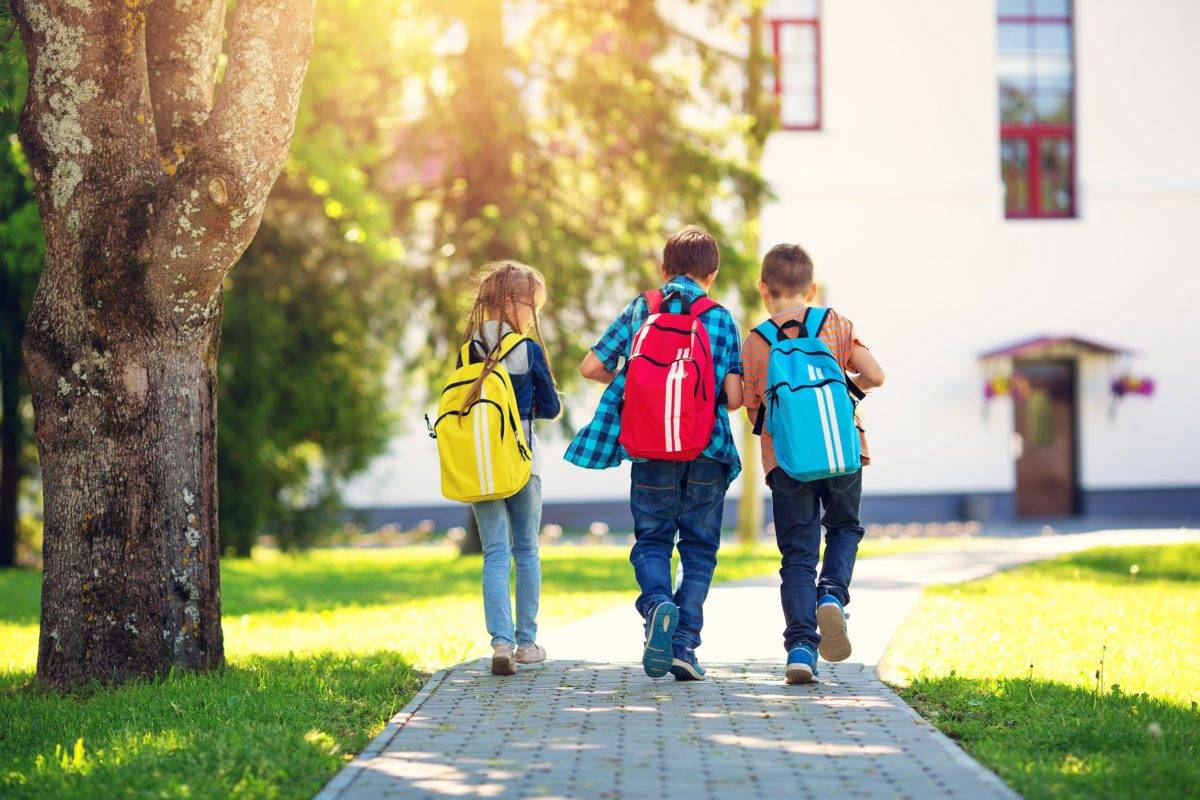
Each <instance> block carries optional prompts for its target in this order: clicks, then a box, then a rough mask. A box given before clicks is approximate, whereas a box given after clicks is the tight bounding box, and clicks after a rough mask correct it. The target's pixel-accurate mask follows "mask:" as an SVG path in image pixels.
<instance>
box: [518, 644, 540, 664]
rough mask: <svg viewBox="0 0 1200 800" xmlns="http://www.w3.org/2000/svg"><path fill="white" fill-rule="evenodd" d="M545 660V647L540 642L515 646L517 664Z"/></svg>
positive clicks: (538, 662)
mask: <svg viewBox="0 0 1200 800" xmlns="http://www.w3.org/2000/svg"><path fill="white" fill-rule="evenodd" d="M545 660H546V648H544V647H542V646H541V645H540V644H533V643H530V644H522V645H518V646H517V663H518V664H540V663H542V662H543V661H545Z"/></svg>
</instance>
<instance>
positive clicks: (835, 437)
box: [742, 244, 884, 684]
mask: <svg viewBox="0 0 1200 800" xmlns="http://www.w3.org/2000/svg"><path fill="white" fill-rule="evenodd" d="M758 286H759V292H760V293H761V295H762V299H763V302H764V303H765V304H766V307H767V310H768V311H769V312H770V313H771V317H770V318H769V319H767V320H766V321H764V322H763V323H762V324H761V325H758V326H757V327H755V328H754V330H752V331H751V332H750V335H749V336H747V337H746V341H745V342H744V344H743V346H742V365H743V370H744V375H743V382H744V385H743V392H744V403H745V408H746V413H747V414H748V415H749V417H750V420H751V422H752V423H753V424H754V426H755V432H756V433H758V434H759V435H760V436H761V440H762V463H763V474H764V475H765V476H766V481H767V485H768V486H769V487H770V488H771V505H772V509H773V511H774V515H775V538H776V542H777V543H778V545H779V552H780V555H781V556H782V562H781V566H780V569H779V575H780V578H782V580H783V584H782V586H781V587H780V598H781V600H782V602H783V615H784V619H785V621H786V623H787V627H786V629H785V630H784V634H783V639H784V648H785V649H786V650H787V651H788V657H787V672H786V679H787V682H788V683H789V684H796V683H812V682H814V681H815V680H816V675H817V653H818V652H819V653H820V655H821V657H823V658H824V659H825V660H826V661H843V660H845V659H846V658H848V657H849V656H850V651H851V647H850V639H849V636H848V634H847V631H846V613H845V610H844V608H845V606H846V604H847V603H849V601H850V593H849V586H850V578H851V575H852V573H853V571H854V559H855V556H856V555H857V553H858V543H859V541H860V540H861V539H862V535H863V528H862V524H861V522H860V520H859V503H860V500H861V498H862V465H863V464H866V463H868V462H869V460H870V459H869V457H868V455H867V452H866V439H865V436H864V435H863V430H862V428H861V426H859V425H858V422H857V419H856V418H855V414H854V406H855V405H856V403H857V400H859V399H861V398H862V396H863V392H864V391H866V390H869V389H874V388H877V387H879V386H881V385H882V384H883V378H884V376H883V370H882V369H881V368H880V366H879V363H878V362H877V361H876V360H875V358H874V356H872V355H871V351H870V350H868V349H867V348H866V346H865V345H863V343H862V342H860V341H859V340H858V338H857V337H856V336H855V333H854V325H853V323H851V322H850V320H848V319H846V318H845V317H843V316H841V315H840V314H838V313H837V312H836V311H834V310H833V309H827V308H820V307H816V306H813V305H811V304H812V302H813V300H814V299H815V298H816V294H817V286H816V284H814V283H813V263H812V260H811V259H810V258H809V256H808V254H807V253H806V252H804V249H803V248H801V247H800V246H799V245H794V244H781V245H776V246H775V247H773V248H771V250H770V251H769V252H768V253H767V254H766V256H765V257H764V258H763V262H762V274H761V277H760V280H759V284H758ZM822 525H824V526H825V558H824V561H823V562H822V567H821V574H820V576H819V577H818V576H817V571H816V567H817V560H818V556H819V554H820V548H821V526H822Z"/></svg>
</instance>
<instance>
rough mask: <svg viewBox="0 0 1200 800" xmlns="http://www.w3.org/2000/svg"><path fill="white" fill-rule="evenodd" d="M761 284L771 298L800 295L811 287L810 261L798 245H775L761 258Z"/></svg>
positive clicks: (811, 267) (811, 271)
mask: <svg viewBox="0 0 1200 800" xmlns="http://www.w3.org/2000/svg"><path fill="white" fill-rule="evenodd" d="M762 282H763V283H765V284H766V285H767V291H768V292H770V294H771V296H772V297H792V296H794V295H797V294H800V293H801V292H803V291H805V290H806V289H808V287H810V286H812V282H813V262H812V259H811V258H809V257H808V253H806V252H804V248H803V247H801V246H800V245H798V244H777V245H775V246H774V247H772V248H771V249H770V250H768V251H767V254H766V255H765V256H763V261H762Z"/></svg>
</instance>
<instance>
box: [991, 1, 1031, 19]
mask: <svg viewBox="0 0 1200 800" xmlns="http://www.w3.org/2000/svg"><path fill="white" fill-rule="evenodd" d="M1031 10H1032V3H1031V0H999V2H998V3H997V4H996V13H997V14H999V15H1000V16H1002V17H1024V16H1028V14H1029V13H1030V11H1031Z"/></svg>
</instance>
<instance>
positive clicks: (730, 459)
mask: <svg viewBox="0 0 1200 800" xmlns="http://www.w3.org/2000/svg"><path fill="white" fill-rule="evenodd" d="M662 290H663V292H664V293H666V292H671V291H680V292H683V293H684V294H686V295H687V296H688V298H689V299H692V300H695V299H696V298H697V297H702V296H703V295H704V290H703V289H701V288H700V284H698V283H696V282H695V281H694V280H692V279H691V278H689V277H688V276H686V275H679V276H676V277H673V278H671V280H669V281H668V282H667V283H666V285H664V286H663V287H662ZM647 316H649V309H648V308H647V307H646V299H645V298H644V297H643V296H641V295H638V296H637V297H635V298H634V299H633V300H631V301H630V302H629V304H628V305H627V306H625V310H624V311H622V312H621V315H620V316H619V317H617V318H616V320H614V321H613V323H612V324H611V325H609V326H608V330H606V331H605V332H604V334H603V335H602V336H601V337H600V339H599V340H598V341H597V342H596V343H595V344H594V345H592V352H593V353H595V354H596V358H598V359H600V361H601V362H602V363H603V364H604V367H605V369H608V370H609V371H612V372H616V371H617V368H618V367H623V366H624V365H623V363H622V362H623V360H624V359H626V358H628V357H629V347H630V342H631V341H632V339H633V335H634V334H635V333H636V332H637V330H638V328H640V327H641V326H642V323H643V322H645V321H646V317H647ZM702 319H703V321H704V327H705V329H706V330H707V331H708V339H709V344H710V345H711V346H712V357H713V372H714V373H715V376H716V384H717V385H716V395H720V392H721V386H722V384H723V383H724V382H725V376H726V375H729V374H733V375H741V374H742V360H741V350H740V348H739V343H740V341H741V337H740V336H739V335H738V329H737V325H736V324H734V321H733V317H732V315H730V313H729V311H727V310H726V309H725V307H724V306H718V307H717V308H714V309H713V310H712V311H709V312H708V313H706V314H705V315H704V317H703V318H702ZM624 395H625V372H624V369H622V370H621V372H620V373H619V374H618V375H617V377H616V378H614V379H613V382H612V383H610V384H609V385H608V387H607V388H606V389H605V390H604V394H603V395H601V397H600V405H599V406H598V407H597V408H596V415H595V416H594V417H592V421H591V422H589V423H588V424H587V425H586V426H584V427H583V428H582V429H581V430H580V431H579V433H577V434H575V438H574V439H572V440H571V444H570V445H568V446H567V452H566V453H565V454H564V456H563V457H564V458H566V460H567V461H570V462H571V463H572V464H575V465H576V466H579V467H584V468H585V469H608V468H609V467H615V466H618V465H620V463H621V461H622V459H624V460H628V461H633V460H635V459H633V458H632V457H631V456H630V455H629V454H628V453H627V452H625V448H624V447H622V446H621V443H620V442H619V441H617V437H618V436H620V434H621V400H622V399H623V397H624ZM716 395H714V396H716ZM701 455H703V456H707V457H708V458H712V459H715V460H716V461H723V462H725V463H726V464H728V465H729V480H730V481H732V480H733V479H734V478H736V477H737V474H738V473H739V472H741V471H742V462H741V461H740V460H739V459H738V453H737V448H736V447H735V446H734V444H733V432H732V430H730V427H729V412H728V411H726V409H725V406H724V405H718V406H717V421H716V424H715V425H714V426H713V435H712V440H711V441H710V442H709V443H708V447H706V448H705V449H704V452H703V453H702V454H701Z"/></svg>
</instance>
